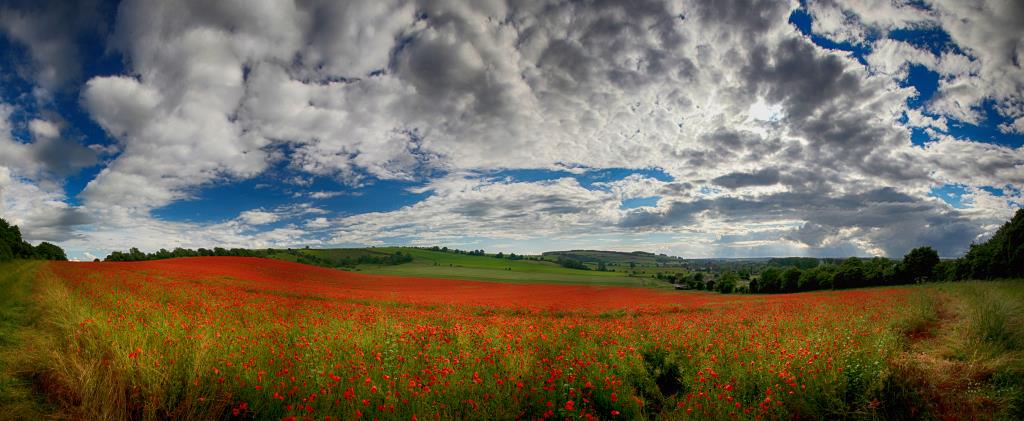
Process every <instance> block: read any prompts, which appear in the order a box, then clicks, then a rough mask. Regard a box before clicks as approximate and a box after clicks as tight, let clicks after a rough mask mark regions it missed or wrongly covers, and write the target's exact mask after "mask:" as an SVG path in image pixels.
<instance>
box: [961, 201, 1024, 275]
mask: <svg viewBox="0 0 1024 421" xmlns="http://www.w3.org/2000/svg"><path fill="white" fill-rule="evenodd" d="M956 274H957V278H959V279H995V278H1009V277H1024V208H1022V209H1018V210H1017V213H1016V214H1014V216H1013V219H1011V220H1009V221H1007V222H1006V223H1005V224H1003V226H1002V227H1000V228H999V230H998V231H996V233H995V235H993V236H992V238H990V239H989V240H988V241H986V242H984V243H982V244H972V245H971V248H970V250H968V251H967V254H965V255H964V256H963V257H962V258H960V260H959V261H958V262H957V269H956Z"/></svg>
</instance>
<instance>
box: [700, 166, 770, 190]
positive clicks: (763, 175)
mask: <svg viewBox="0 0 1024 421" xmlns="http://www.w3.org/2000/svg"><path fill="white" fill-rule="evenodd" d="M711 182H713V183H715V184H717V185H719V186H722V187H726V188H730V189H736V188H740V187H750V186H770V185H773V184H778V183H779V170H777V169H775V168H765V169H762V170H759V171H755V172H752V173H742V172H734V173H729V174H726V175H723V176H721V177H716V178H715V179H714V180H711Z"/></svg>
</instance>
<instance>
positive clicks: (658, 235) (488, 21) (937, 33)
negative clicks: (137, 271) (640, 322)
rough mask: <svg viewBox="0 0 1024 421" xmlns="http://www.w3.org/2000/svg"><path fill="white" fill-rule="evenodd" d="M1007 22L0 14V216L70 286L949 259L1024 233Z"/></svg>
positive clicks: (495, 9)
mask: <svg viewBox="0 0 1024 421" xmlns="http://www.w3.org/2000/svg"><path fill="white" fill-rule="evenodd" d="M1021 22H1024V3H1022V2H1020V1H1014V0H979V1H967V0H923V1H903V0H892V1H885V0H851V1H811V0H808V1H805V2H797V1H762V0H716V1H703V0H701V1H689V0H687V1H653V0H652V1H649V0H637V1H628V2H624V1H613V0H608V1H533V0H515V1H513V0H507V1H505V0H480V1H473V2H465V1H461V0H421V1H403V0H367V1H361V0H354V1H345V2H338V1H333V0H323V1H320V0H310V1H300V2H290V1H270V0H266V1H264V0H225V1H218V2H209V1H206V0H165V1H160V2H148V1H141V0H139V1H135V0H125V1H121V2H108V1H100V0H82V1H73V2H69V1H58V0H54V1H42V0H30V1H18V0H0V217H3V218H5V219H7V220H8V221H10V222H12V223H15V224H17V225H19V226H20V227H21V229H22V232H23V234H24V236H25V237H26V239H28V240H29V241H30V242H33V243H37V242H39V241H49V242H52V243H55V244H58V245H60V246H62V247H64V248H65V249H66V251H67V252H68V255H69V257H71V258H73V259H92V258H94V257H100V258H102V257H103V256H105V255H106V254H107V253H109V252H111V251H113V250H125V249H127V248H129V247H139V248H140V249H142V250H145V251H154V250H157V249H159V248H167V249H172V248H174V247H191V248H197V247H214V246H223V247H253V248H264V247H301V246H310V247H332V246H381V245H415V246H432V245H443V246H449V247H457V248H464V249H478V248H482V249H485V250H488V251H495V252H496V251H505V252H509V251H513V252H517V253H538V252H542V251H545V250H558V249H570V248H591V249H610V250H627V251H631V250H644V251H650V252H657V253H666V254H670V255H678V256H683V257H764V256H851V255H857V256H879V255H880V256H892V257H900V256H902V255H903V254H904V253H906V252H907V251H908V250H909V249H911V248H913V247H917V246H922V245H928V246H932V247H934V248H935V249H936V250H938V251H939V253H940V255H942V256H945V257H955V256H958V255H960V254H961V253H963V252H964V251H965V250H966V249H967V248H968V247H969V245H970V244H971V243H972V242H979V241H983V240H984V239H986V238H987V237H988V236H990V235H991V234H992V233H993V232H994V231H995V229H997V228H998V226H999V225H1001V224H1002V223H1003V222H1005V221H1006V220H1007V219H1009V218H1010V217H1011V216H1012V214H1013V212H1014V211H1015V210H1016V209H1018V208H1020V207H1021V206H1022V205H1024V193H1022V188H1024V67H1022V66H1024V24H1022V23H1021Z"/></svg>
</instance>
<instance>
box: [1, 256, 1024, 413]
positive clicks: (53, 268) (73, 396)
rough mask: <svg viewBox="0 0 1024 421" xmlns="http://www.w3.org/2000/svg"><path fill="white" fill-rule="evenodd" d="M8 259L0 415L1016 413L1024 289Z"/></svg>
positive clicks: (219, 260)
mask: <svg viewBox="0 0 1024 421" xmlns="http://www.w3.org/2000/svg"><path fill="white" fill-rule="evenodd" d="M4 265H5V266H4V267H3V272H0V273H4V274H6V275H5V276H4V277H3V279H0V281H2V282H4V285H3V287H4V288H5V289H6V290H8V291H12V293H9V294H8V295H7V296H6V298H5V299H6V300H7V302H5V303H4V304H5V306H6V307H7V308H13V307H17V308H21V309H23V310H24V311H19V312H13V311H12V312H8V313H4V318H3V320H2V321H3V325H0V329H2V331H3V332H4V336H3V337H4V341H3V342H2V343H0V348H2V349H0V356H2V357H0V418H11V417H18V418H22V417H28V418H34V417H36V416H45V415H52V414H62V415H63V416H65V417H68V418H82V417H87V418H98V419H125V418H135V419H154V418H175V419H210V418H223V419H233V418H235V419H246V418H258V419H286V418H296V419H305V418H309V419H355V418H362V419H374V418H378V419H437V418H441V419H496V418H517V417H518V418H557V419H563V418H572V419H579V418H601V419H637V418H658V417H667V418H678V419H688V418H693V419H705V418H708V417H713V418H729V417H737V418H750V419H754V418H769V419H773V418H786V417H791V416H797V417H803V418H841V417H853V418H873V417H920V416H923V415H930V416H935V415H936V414H938V415H941V414H944V413H947V412H949V411H951V408H957V410H958V411H959V410H969V411H974V412H969V413H968V414H972V415H976V416H980V417H997V416H1012V415H1013V414H1019V412H1014V411H1020V410H1021V405H1022V402H1021V401H1020V399H1021V398H1020V396H1021V390H1022V389H1021V388H1022V387H1024V385H1021V384H1020V380H1019V379H1020V374H1021V364H1020V361H1021V359H1020V357H1021V351H1020V349H1021V348H1020V347H1021V346H1022V343H1024V341H1022V339H1024V336H1022V334H1021V330H1020V329H1021V328H1020V326H1021V323H1019V321H1020V317H1021V308H1020V303H1021V298H1022V297H1021V296H1020V293H1019V291H1020V283H1019V282H1014V281H1007V282H989V283H960V284H933V285H927V286H909V287H887V288H870V289H856V290H846V291H827V292H812V293H801V294H784V295H770V296H763V295H721V294H714V293H705V292H674V291H663V290H656V289H650V288H625V287H618V286H594V285H568V284H548V283H545V284H539V283H536V282H530V283H495V282H476V281H469V280H445V279H429V278H413V277H395V276H386V275H376V274H367V273H365V272H363V273H353V272H343V271H337V270H333V269H325V268H318V267H312V266H306V265H299V264H295V263H289V262H283V261H279V260H270V259H256V258H242V257H205V258H184V259H168V260H159V261H147V262H129V263H68V262H47V263H25V262H12V263H6V264H4ZM513 272H514V270H513ZM958 376H962V377H964V378H963V379H961V378H959V377H958ZM964 408H966V409H964Z"/></svg>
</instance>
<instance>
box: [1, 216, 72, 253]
mask: <svg viewBox="0 0 1024 421" xmlns="http://www.w3.org/2000/svg"><path fill="white" fill-rule="evenodd" d="M10 259H48V260H67V259H68V258H67V256H65V255H64V250H63V249H61V248H60V247H57V246H55V245H53V244H50V243H47V242H43V243H40V244H39V246H37V247H32V245H31V244H29V243H28V242H26V241H25V240H24V239H22V238H21V229H19V228H18V226H17V225H11V224H10V223H8V222H7V221H6V220H5V219H3V218H0V261H4V260H10Z"/></svg>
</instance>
